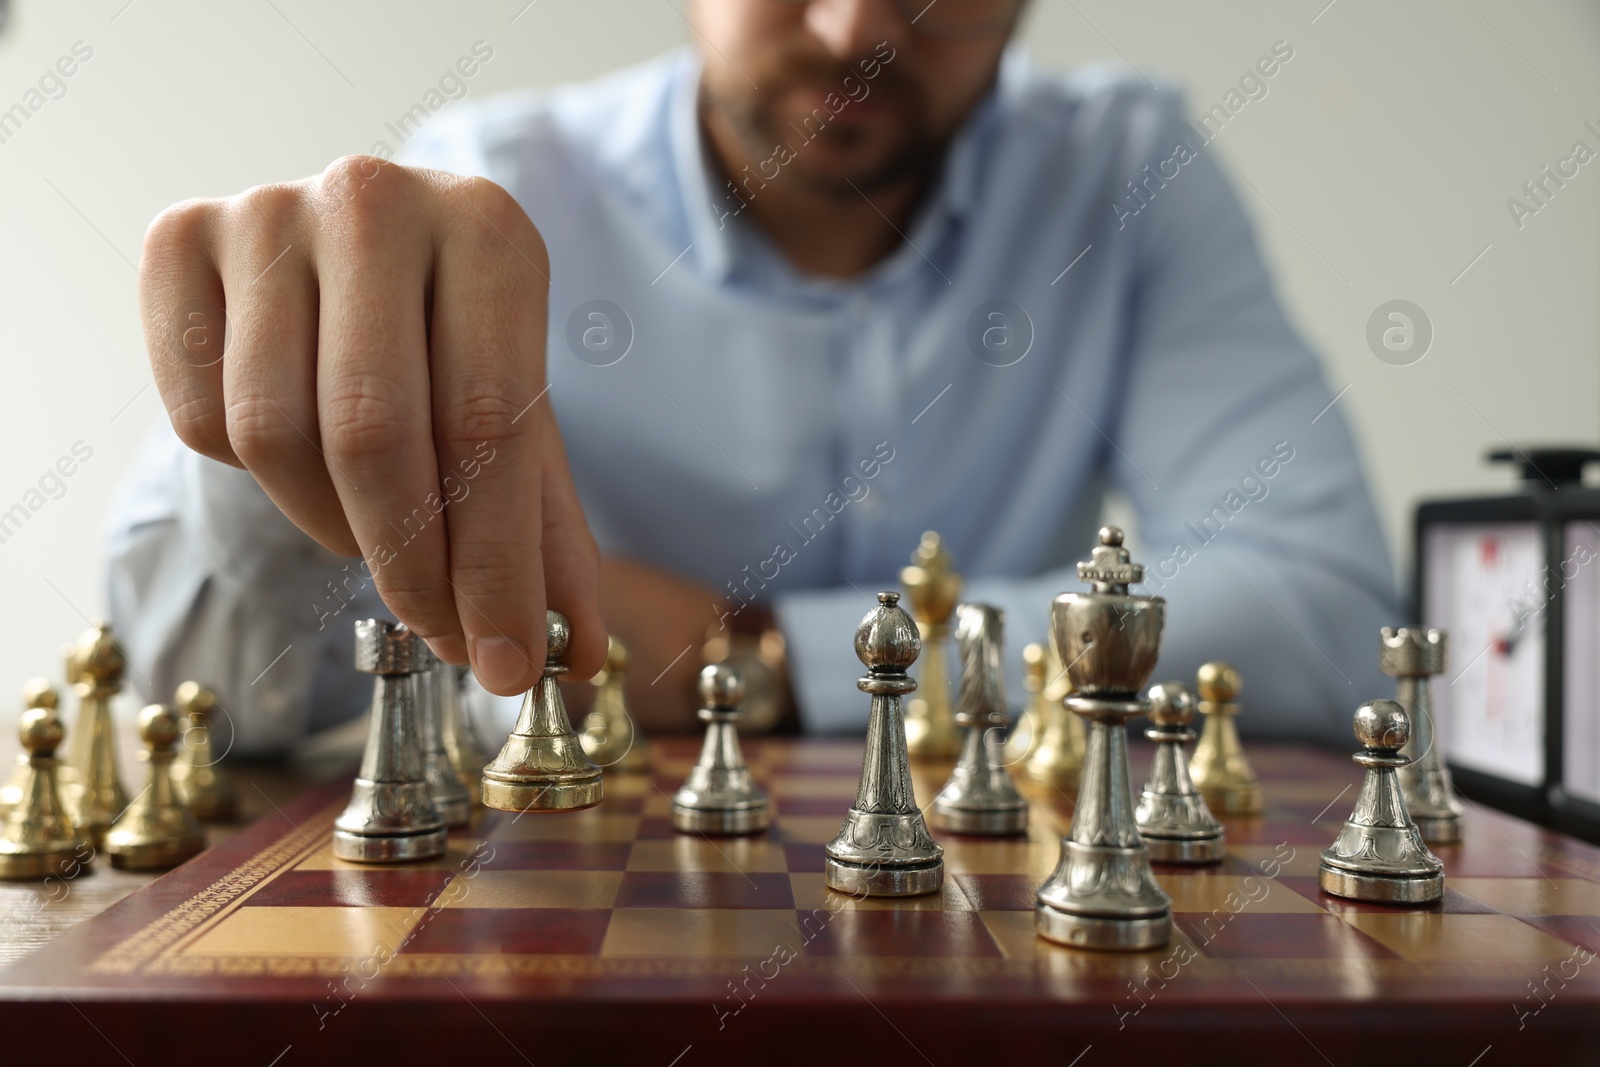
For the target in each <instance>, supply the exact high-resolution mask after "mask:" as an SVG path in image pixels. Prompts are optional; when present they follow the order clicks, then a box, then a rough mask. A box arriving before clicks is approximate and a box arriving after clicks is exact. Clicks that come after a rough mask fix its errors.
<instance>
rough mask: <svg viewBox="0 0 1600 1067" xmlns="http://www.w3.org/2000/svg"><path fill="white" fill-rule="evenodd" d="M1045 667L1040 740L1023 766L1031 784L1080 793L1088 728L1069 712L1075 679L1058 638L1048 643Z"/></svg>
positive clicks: (1040, 691) (1040, 694)
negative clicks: (1062, 652) (1060, 647)
mask: <svg viewBox="0 0 1600 1067" xmlns="http://www.w3.org/2000/svg"><path fill="white" fill-rule="evenodd" d="M1041 666H1042V670H1041V674H1042V676H1043V677H1042V682H1041V685H1040V687H1039V693H1038V701H1039V708H1040V715H1039V723H1040V727H1039V741H1038V743H1037V744H1036V745H1035V746H1034V748H1033V753H1032V754H1031V755H1030V756H1029V758H1028V761H1027V762H1026V763H1024V764H1023V765H1022V774H1023V777H1025V778H1028V779H1030V780H1031V781H1035V782H1039V783H1041V784H1043V785H1051V786H1055V787H1056V788H1058V789H1065V790H1069V791H1072V792H1076V791H1077V789H1078V778H1079V776H1080V775H1081V774H1082V773H1083V755H1084V750H1085V749H1086V748H1087V747H1088V728H1087V727H1085V726H1084V723H1083V720H1082V719H1080V718H1078V716H1076V715H1074V714H1073V713H1072V712H1070V711H1068V710H1067V705H1066V700H1067V697H1069V696H1071V695H1072V680H1071V679H1070V678H1068V677H1067V668H1066V667H1065V666H1064V665H1063V664H1062V662H1061V655H1060V653H1059V652H1057V651H1056V643H1055V639H1054V638H1051V639H1050V640H1049V641H1048V642H1046V644H1045V647H1044V657H1043V663H1042V665H1041Z"/></svg>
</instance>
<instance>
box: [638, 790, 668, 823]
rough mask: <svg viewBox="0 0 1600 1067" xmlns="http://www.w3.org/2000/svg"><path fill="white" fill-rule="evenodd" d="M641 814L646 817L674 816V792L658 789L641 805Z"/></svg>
mask: <svg viewBox="0 0 1600 1067" xmlns="http://www.w3.org/2000/svg"><path fill="white" fill-rule="evenodd" d="M673 788H674V789H676V788H677V787H676V786H674V787H673ZM639 814H641V815H643V816H644V817H645V818H650V817H652V816H654V817H656V818H663V817H664V818H669V819H670V818H671V817H672V793H671V792H667V793H662V792H659V791H657V792H653V793H652V794H651V795H650V796H647V797H645V798H644V801H643V802H642V803H641V804H640V806H639Z"/></svg>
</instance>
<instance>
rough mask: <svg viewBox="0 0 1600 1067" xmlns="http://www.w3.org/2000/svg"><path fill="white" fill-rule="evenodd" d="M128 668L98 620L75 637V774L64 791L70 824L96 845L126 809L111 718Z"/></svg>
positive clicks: (71, 664) (70, 671)
mask: <svg viewBox="0 0 1600 1067" xmlns="http://www.w3.org/2000/svg"><path fill="white" fill-rule="evenodd" d="M126 666H127V663H126V661H125V660H124V659H123V656H122V649H121V647H119V646H118V644H117V639H116V637H115V636H113V635H112V633H111V627H110V626H108V625H107V624H106V623H103V622H97V623H95V624H94V626H93V627H92V628H91V629H89V630H86V631H84V634H83V636H82V637H80V638H79V639H78V644H77V645H76V646H75V647H74V648H73V650H72V653H71V656H70V660H69V663H68V668H67V676H68V677H69V678H71V679H72V682H73V685H72V688H73V690H74V691H75V692H76V693H77V695H78V719H77V722H76V723H74V724H73V734H74V736H73V740H72V755H71V759H70V761H69V762H70V763H71V764H72V771H73V773H72V775H71V776H70V779H69V782H68V785H67V787H66V789H65V791H64V792H65V797H66V801H67V805H68V807H70V808H71V809H72V821H73V824H74V825H75V826H77V827H78V828H79V829H81V830H82V831H84V832H85V833H87V834H88V835H89V838H90V840H92V841H93V842H94V843H95V844H96V845H97V846H98V845H99V844H100V843H101V840H102V839H103V838H104V837H105V833H106V831H107V830H108V829H110V828H111V824H112V823H113V822H115V821H116V819H117V816H118V815H121V814H122V809H123V808H125V807H127V806H128V791H127V790H126V789H124V788H123V785H122V777H121V774H120V772H119V770H118V767H117V737H116V729H115V724H114V722H113V721H112V717H111V700H112V698H113V697H115V696H116V695H117V693H119V692H120V691H121V690H122V672H123V670H124V669H125V668H126Z"/></svg>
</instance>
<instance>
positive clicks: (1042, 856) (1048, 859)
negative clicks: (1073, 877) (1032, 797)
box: [939, 834, 1061, 882]
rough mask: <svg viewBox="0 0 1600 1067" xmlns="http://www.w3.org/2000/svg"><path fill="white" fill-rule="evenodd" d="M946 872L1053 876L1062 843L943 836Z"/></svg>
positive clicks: (1025, 839)
mask: <svg viewBox="0 0 1600 1067" xmlns="http://www.w3.org/2000/svg"><path fill="white" fill-rule="evenodd" d="M939 843H940V844H941V845H943V846H944V865H945V869H946V870H947V871H949V872H951V873H952V874H1020V873H1024V872H1025V873H1027V874H1029V875H1030V876H1032V875H1037V876H1038V880H1039V881H1041V882H1042V881H1044V880H1045V878H1047V877H1049V875H1050V872H1051V871H1053V870H1055V869H1056V864H1057V863H1059V862H1060V860H1061V842H1060V841H1057V840H1052V841H1049V842H1039V841H1031V840H1029V839H1028V838H1026V837H1008V838H982V837H957V836H955V835H951V834H941V835H940V837H939Z"/></svg>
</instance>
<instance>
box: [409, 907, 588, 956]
mask: <svg viewBox="0 0 1600 1067" xmlns="http://www.w3.org/2000/svg"><path fill="white" fill-rule="evenodd" d="M610 920H611V913H610V912H609V911H606V910H604V909H600V908H588V909H581V908H543V909H541V910H539V911H528V910H525V909H523V908H520V907H514V908H505V909H495V908H476V909H473V910H470V911H467V910H461V909H455V910H451V909H448V908H446V909H443V910H441V911H438V912H434V913H431V914H430V915H429V917H428V918H426V919H424V920H423V921H422V922H420V923H418V924H417V929H416V931H415V932H414V933H413V935H412V938H411V940H410V941H408V942H407V943H406V946H405V948H403V949H402V950H401V954H402V955H407V954H411V953H428V954H433V955H441V954H449V955H473V956H482V955H516V956H593V955H594V954H595V953H597V952H599V951H600V946H601V944H602V943H603V942H604V941H605V936H606V926H607V925H608V924H609V923H610Z"/></svg>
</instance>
